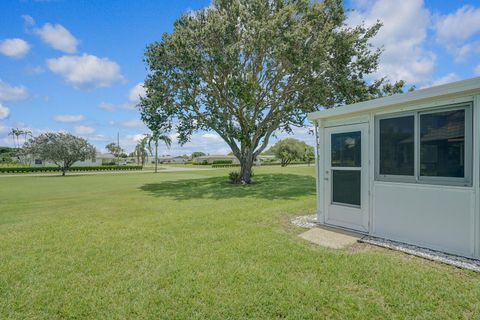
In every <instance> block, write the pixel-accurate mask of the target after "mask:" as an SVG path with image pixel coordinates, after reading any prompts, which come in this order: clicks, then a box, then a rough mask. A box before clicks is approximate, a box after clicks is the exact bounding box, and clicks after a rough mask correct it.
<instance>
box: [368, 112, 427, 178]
mask: <svg viewBox="0 0 480 320" xmlns="http://www.w3.org/2000/svg"><path fill="white" fill-rule="evenodd" d="M408 116H413V175H411V176H408V175H398V174H380V121H381V120H386V119H394V118H403V117H408ZM416 123H417V115H416V112H415V111H402V112H395V113H389V114H385V115H380V116H376V117H375V180H377V181H394V182H416V178H415V177H416V176H417V166H416V165H415V164H416V163H417V157H418V155H417V148H416V132H417V127H416Z"/></svg>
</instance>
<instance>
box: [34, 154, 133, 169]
mask: <svg viewBox="0 0 480 320" xmlns="http://www.w3.org/2000/svg"><path fill="white" fill-rule="evenodd" d="M28 159H29V160H28V161H29V162H28V164H29V165H30V166H32V167H52V166H56V164H55V163H53V162H51V161H46V160H43V159H40V158H35V157H29V158H28ZM107 164H116V159H115V157H114V156H113V155H111V154H108V153H97V154H96V155H95V159H87V160H85V161H77V162H75V163H74V164H73V167H94V166H101V165H107ZM120 164H122V165H125V164H126V161H125V159H120Z"/></svg>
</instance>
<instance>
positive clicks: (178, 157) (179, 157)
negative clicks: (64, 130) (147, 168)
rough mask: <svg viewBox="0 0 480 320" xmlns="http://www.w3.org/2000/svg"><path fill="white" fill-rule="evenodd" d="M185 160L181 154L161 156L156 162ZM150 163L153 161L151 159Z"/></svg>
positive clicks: (182, 161)
mask: <svg viewBox="0 0 480 320" xmlns="http://www.w3.org/2000/svg"><path fill="white" fill-rule="evenodd" d="M185 162H187V161H186V159H185V158H184V157H181V156H163V157H159V158H158V163H185ZM152 163H155V159H153V161H152Z"/></svg>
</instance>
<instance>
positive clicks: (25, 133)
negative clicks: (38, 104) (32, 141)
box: [22, 130, 33, 143]
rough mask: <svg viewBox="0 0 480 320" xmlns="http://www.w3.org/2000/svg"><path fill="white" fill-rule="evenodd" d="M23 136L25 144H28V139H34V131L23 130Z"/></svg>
mask: <svg viewBox="0 0 480 320" xmlns="http://www.w3.org/2000/svg"><path fill="white" fill-rule="evenodd" d="M22 134H23V143H25V142H27V137H30V138H33V135H32V131H30V130H22Z"/></svg>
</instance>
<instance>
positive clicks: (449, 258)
mask: <svg viewBox="0 0 480 320" xmlns="http://www.w3.org/2000/svg"><path fill="white" fill-rule="evenodd" d="M359 241H360V242H364V243H368V244H372V245H376V246H380V247H383V248H387V249H392V250H398V251H401V252H404V253H407V254H411V255H414V256H417V257H421V258H424V259H428V260H432V261H438V262H442V263H446V264H449V265H452V266H455V267H458V268H463V269H468V270H472V271H476V272H480V260H476V259H469V258H464V257H460V256H456V255H453V254H448V253H444V252H441V251H436V250H431V249H427V248H422V247H417V246H414V245H411V244H406V243H403V242H397V241H392V240H387V239H383V238H377V237H372V236H364V237H363V238H362V239H360V240H359Z"/></svg>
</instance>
